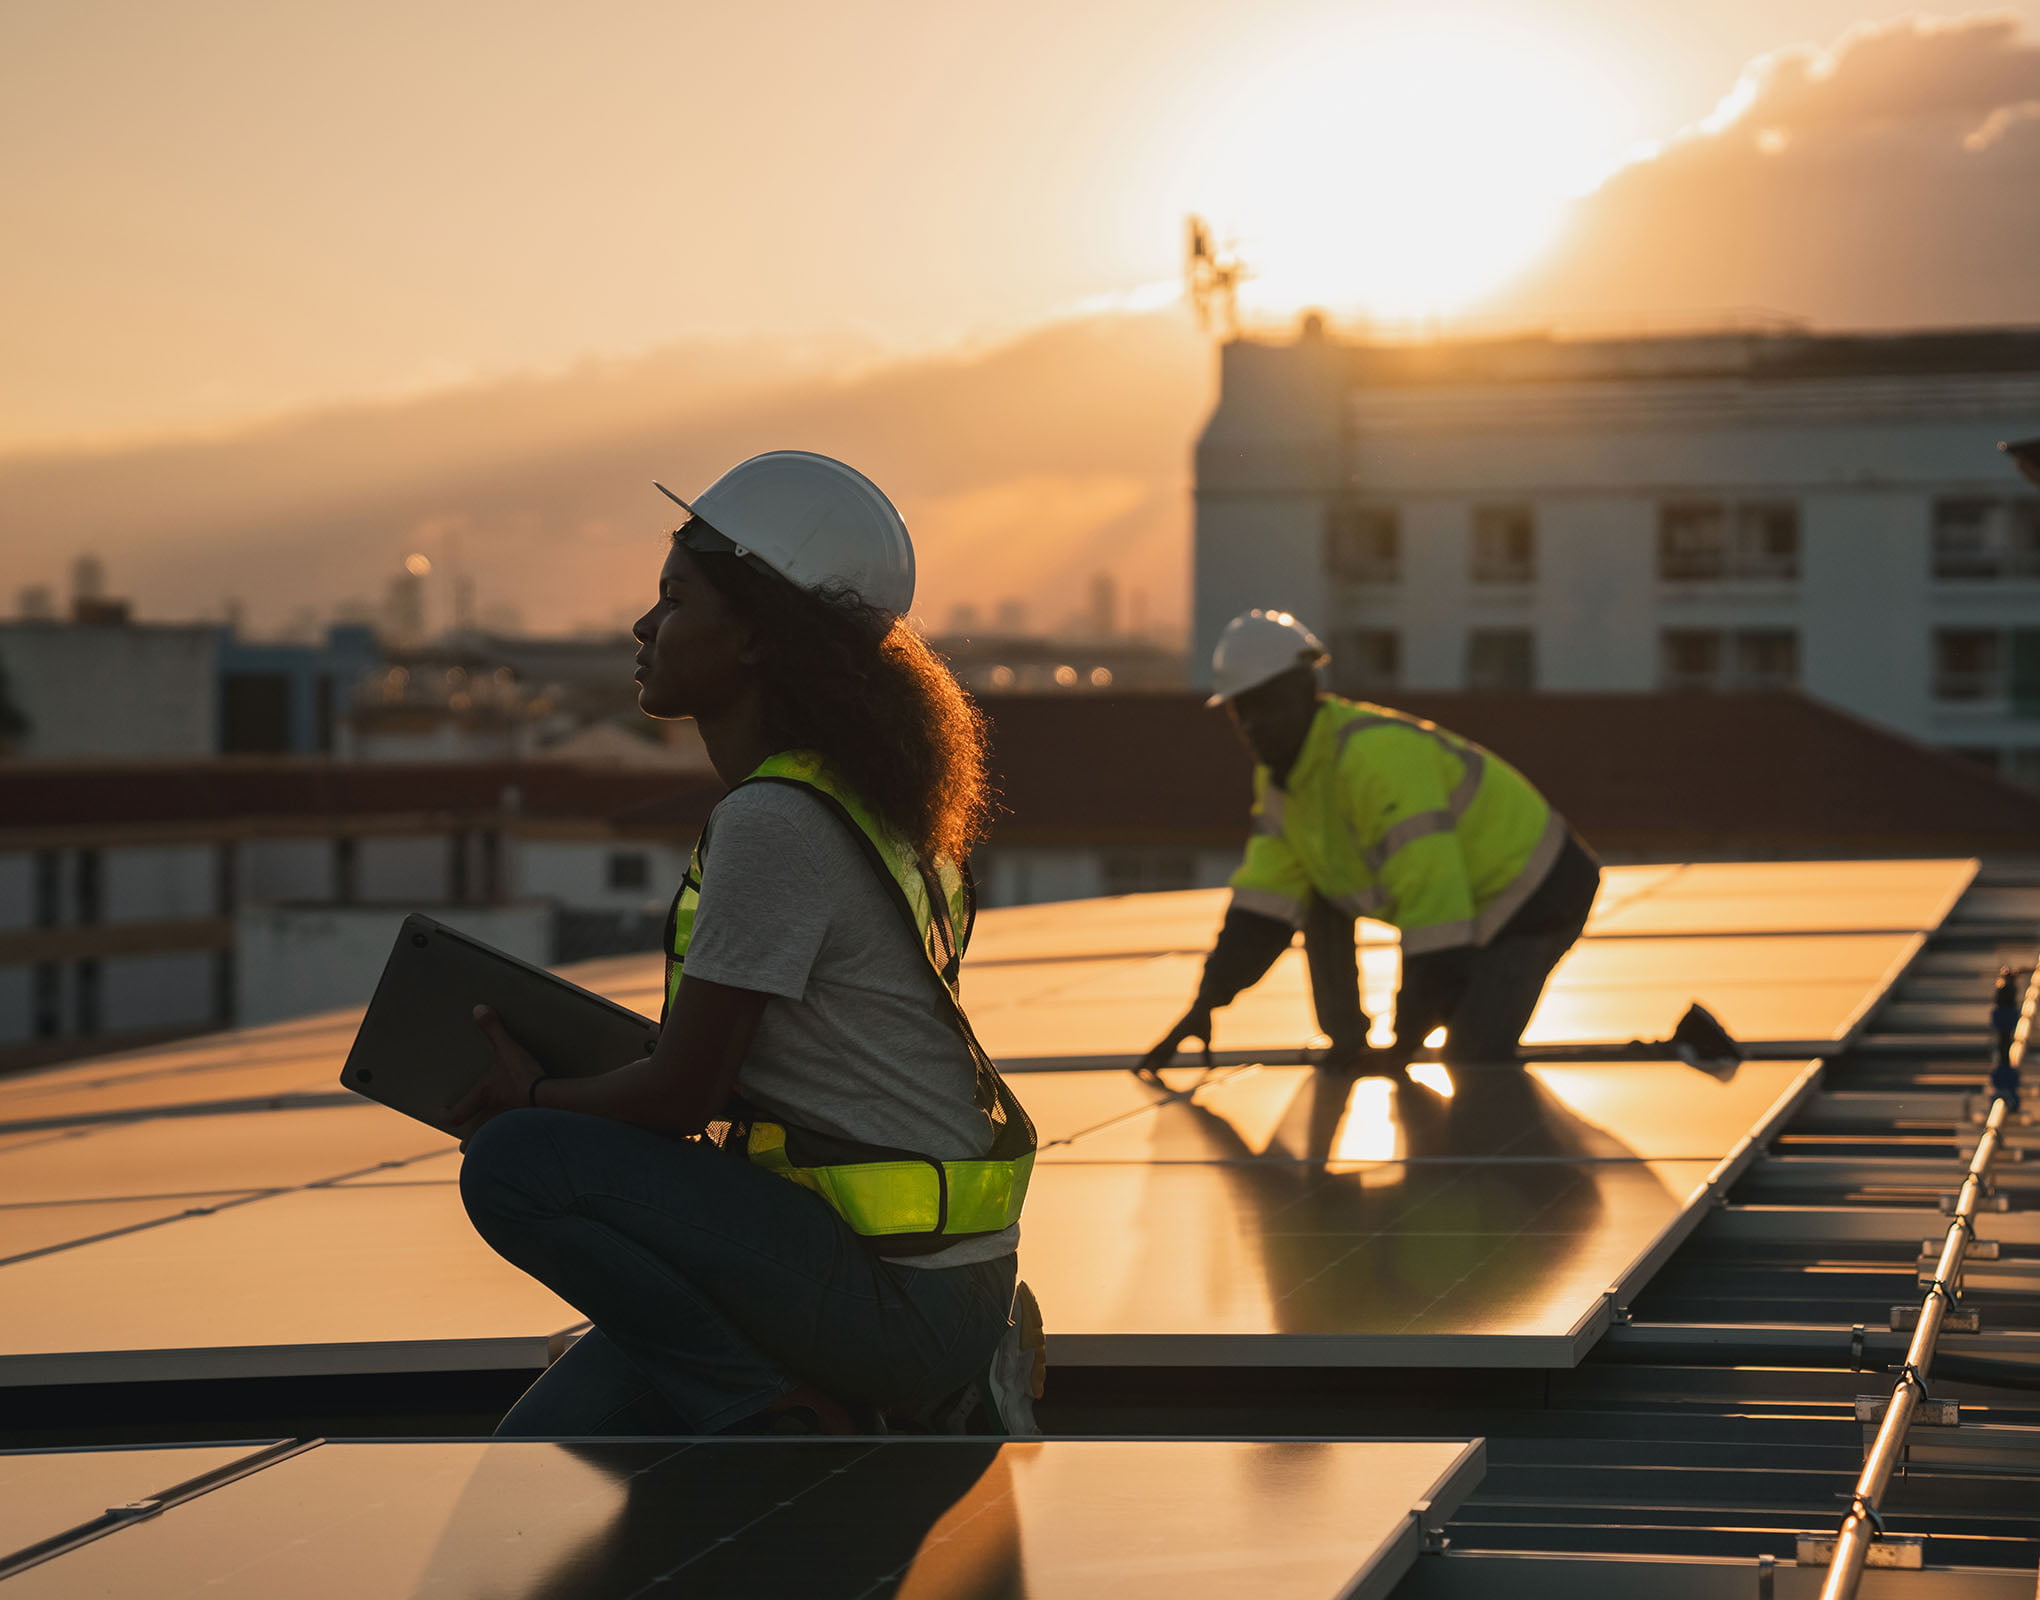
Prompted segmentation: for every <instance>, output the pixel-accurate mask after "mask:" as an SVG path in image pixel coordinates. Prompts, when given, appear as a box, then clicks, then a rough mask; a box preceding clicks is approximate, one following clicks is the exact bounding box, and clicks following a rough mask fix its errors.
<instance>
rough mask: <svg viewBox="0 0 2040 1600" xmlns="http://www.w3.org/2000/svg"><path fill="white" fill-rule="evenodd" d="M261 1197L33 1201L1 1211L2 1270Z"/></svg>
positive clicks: (241, 1195)
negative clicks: (21, 1262)
mask: <svg viewBox="0 0 2040 1600" xmlns="http://www.w3.org/2000/svg"><path fill="white" fill-rule="evenodd" d="M263 1192H267V1191H262V1192H256V1193H235V1192H232V1191H228V1192H226V1193H222V1194H210V1195H165V1196H162V1197H159V1198H143V1199H133V1200H82V1201H78V1200H70V1201H66V1200H56V1201H31V1202H29V1203H27V1204H25V1205H10V1206H0V1267H6V1266H11V1265H13V1264H14V1263H15V1262H17V1261H28V1260H31V1259H33V1258H34V1257H36V1256H42V1255H50V1254H53V1253H55V1252H56V1251H59V1250H68V1249H70V1248H72V1247H73V1246H76V1245H81V1244H96V1243H98V1242H99V1241H100V1240H102V1239H112V1238H116V1237H118V1236H119V1235H121V1234H125V1233H136V1232H139V1231H140V1230H142V1229H144V1228H153V1227H160V1226H161V1225H162V1224H164V1223H166V1222H175V1221H177V1220H178V1219H180V1218H183V1217H199V1216H210V1215H211V1214H212V1213H213V1212H215V1211H217V1210H219V1209H220V1208H221V1207H222V1206H229V1205H242V1204H245V1203H246V1202H248V1201H250V1200H259V1199H261V1198H262V1193H263Z"/></svg>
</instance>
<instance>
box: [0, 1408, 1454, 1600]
mask: <svg viewBox="0 0 2040 1600" xmlns="http://www.w3.org/2000/svg"><path fill="white" fill-rule="evenodd" d="M4 1459H5V1458H0V1461H4ZM18 1459H32V1458H18ZM110 1465H115V1466H117V1465H118V1463H117V1462H115V1463H110ZM133 1467H134V1470H133V1472H132V1473H131V1474H130V1476H134V1477H140V1476H141V1475H142V1473H143V1471H144V1470H145V1469H144V1465H143V1463H140V1462H136V1463H134V1464H133ZM1483 1470H1484V1454H1483V1451H1482V1448H1481V1446H1480V1444H1479V1442H1478V1441H1477V1440H1464V1439H1397V1440H1360V1439H1340V1438H1333V1439H1322V1438H1311V1439H1272V1438H1271V1439H1252V1438H1248V1439H1236V1440H1226V1441H1184V1440H1177V1439H1166V1440H1164V1439H1134V1438H1130V1439H1109V1438H1105V1439H1083V1440H1050V1441H1041V1442H1029V1443H1017V1442H1002V1441H998V1440H982V1441H972V1440H883V1439H882V1440H862V1441H859V1440H844V1441H833V1440H763V1439H757V1440H731V1441H720V1440H718V1441H688V1442H685V1443H680V1442H675V1441H650V1440H648V1441H643V1442H615V1441H606V1442H592V1441H591V1442H587V1443H574V1442H562V1443H557V1444H553V1443H487V1442H479V1441H477V1442H463V1441H419V1442H409V1443H387V1442H385V1443H369V1442H361V1443H324V1444H318V1445H316V1446H315V1447H312V1448H308V1449H302V1450H299V1451H297V1452H296V1453H295V1454H292V1455H290V1456H289V1457H288V1458H287V1459H284V1460H280V1461H277V1462H275V1463H274V1464H271V1465H266V1466H264V1467H262V1468H261V1469H260V1470H258V1471H254V1472H250V1473H247V1474H245V1475H243V1476H241V1477H239V1478H237V1479H235V1480H234V1481H233V1482H230V1483H226V1484H224V1485H222V1486H220V1487H218V1488H216V1489H213V1490H211V1491H210V1492H209V1493H205V1494H202V1495H199V1496H197V1497H194V1498H191V1499H188V1500H185V1501H184V1502H182V1503H181V1504H176V1505H172V1506H171V1507H169V1508H168V1509H167V1510H164V1511H163V1512H162V1513H161V1514H160V1515H156V1516H152V1517H149V1518H147V1519H146V1520H141V1521H137V1522H135V1523H133V1524H132V1525H130V1526H124V1527H121V1528H118V1529H117V1530H116V1531H114V1532H112V1533H109V1534H108V1535H106V1536H105V1537H103V1538H100V1539H97V1540H94V1541H93V1542H91V1543H89V1544H86V1545H83V1546H81V1547H79V1548H77V1549H74V1550H71V1551H69V1552H68V1553H65V1554H61V1555H58V1556H56V1557H54V1558H53V1559H51V1560H48V1561H45V1562H44V1563H43V1564H41V1565H40V1566H37V1567H34V1568H31V1569H30V1570H29V1571H28V1572H26V1573H24V1574H23V1575H22V1576H21V1577H19V1578H17V1579H16V1580H15V1584H16V1589H15V1591H14V1592H17V1593H19V1594H22V1595H24V1596H34V1595H38V1594H50V1595H64V1596H66V1597H67V1600H68V1597H70V1596H72V1595H76V1594H80V1593H96V1592H109V1593H116V1592H117V1593H134V1592H140V1590H141V1589H142V1588H146V1590H147V1592H148V1593H150V1594H151V1595H161V1596H165V1597H179V1596H186V1595H196V1594H201V1593H202V1594H205V1595H208V1596H216V1597H218V1600H236V1597H254V1596H258V1595H259V1596H263V1597H265V1600H266V1597H268V1596H272V1595H277V1594H290V1595H293V1596H299V1595H302V1596H306V1597H308V1600H316V1597H318V1596H322V1595H329V1594H330V1595H347V1596H349V1597H350V1600H354V1597H359V1600H383V1597H390V1600H395V1597H399V1596H409V1595H414V1594H431V1595H435V1596H445V1597H446V1600H466V1597H474V1600H482V1597H485V1596H487V1597H500V1596H504V1595H509V1594H519V1595H525V1596H530V1597H537V1596H557V1597H561V1600H564V1597H565V1596H567V1595H573V1596H575V1597H578V1600H630V1597H636V1596H641V1595H645V1594H649V1593H662V1592H667V1590H668V1589H669V1588H670V1589H671V1590H673V1591H674V1592H682V1593H686V1594H689V1595H696V1596H735V1595H743V1596H747V1597H748V1596H755V1595H761V1594H800V1595H803V1596H816V1597H820V1600H830V1597H836V1596H841V1597H844V1600H848V1597H852V1596H860V1597H861V1596H868V1595H878V1594H894V1593H897V1594H900V1595H905V1596H912V1597H921V1600H928V1597H933V1596H941V1595H949V1596H961V1595H964V1594H973V1595H985V1594H994V1593H996V1594H1005V1595H1012V1596H1015V1597H1019V1596H1035V1597H1042V1600H1047V1597H1059V1596H1077V1595H1085V1596H1088V1595H1094V1594H1101V1593H1110V1594H1113V1595H1114V1596H1124V1597H1127V1600H1200V1597H1204V1596H1212V1597H1216V1596H1220V1595H1225V1596H1232V1595H1237V1594H1241V1593H1248V1592H1251V1593H1253V1594H1255V1595H1257V1596H1266V1597H1268V1600H1333V1597H1338V1596H1363V1597H1367V1600H1379V1597H1381V1596H1384V1595H1386V1594H1388V1593H1389V1591H1390V1590H1391V1589H1392V1588H1393V1587H1394V1585H1395V1584H1396V1583H1397V1581H1398V1580H1400V1579H1401V1578H1402V1577H1403V1575H1404V1574H1405V1573H1407V1571H1408V1570H1409V1568H1410V1566H1411V1565H1412V1564H1413V1563H1414V1561H1415V1560H1416V1558H1417V1555H1418V1549H1419V1545H1420V1541H1421V1537H1422V1535H1421V1526H1420V1524H1421V1525H1422V1526H1428V1525H1432V1524H1433V1523H1435V1521H1436V1520H1437V1519H1440V1518H1442V1517H1444V1516H1448V1515H1450V1514H1451V1512H1452V1511H1453V1510H1454V1509H1456V1508H1457V1507H1458V1505H1459V1504H1460V1503H1461V1502H1462V1501H1463V1500H1464V1499H1465V1497H1466V1495H1467V1494H1468V1493H1469V1492H1470V1491H1471V1490H1472V1488H1473V1486H1474V1485H1475V1484H1476V1483H1477V1482H1478V1481H1479V1479H1480V1476H1481V1474H1482V1472H1483ZM1425 1519H1429V1521H1428V1522H1427V1521H1425Z"/></svg>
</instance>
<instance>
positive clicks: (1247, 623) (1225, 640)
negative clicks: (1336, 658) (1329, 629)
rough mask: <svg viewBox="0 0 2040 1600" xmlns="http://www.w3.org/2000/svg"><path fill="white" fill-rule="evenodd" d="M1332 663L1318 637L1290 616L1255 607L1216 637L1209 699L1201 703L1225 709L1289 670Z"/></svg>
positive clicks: (1284, 612)
mask: <svg viewBox="0 0 2040 1600" xmlns="http://www.w3.org/2000/svg"><path fill="white" fill-rule="evenodd" d="M1330 659H1331V657H1330V656H1329V655H1327V654H1326V652H1325V647H1324V646H1323V645H1321V644H1319V643H1318V639H1317V635H1316V634H1314V633H1312V632H1311V631H1310V629H1308V628H1306V627H1305V626H1304V625H1303V624H1302V623H1300V622H1298V621H1297V620H1296V618H1294V617H1292V616H1291V615H1290V614H1289V613H1288V612H1286V611H1263V610H1261V609H1260V608H1259V607H1258V606H1257V607H1255V608H1254V609H1253V610H1252V611H1243V612H1241V613H1240V614H1239V615H1238V616H1236V617H1234V618H1233V619H1232V621H1230V622H1228V623H1227V624H1226V625H1225V632H1223V633H1221V634H1220V635H1219V636H1218V648H1217V649H1216V650H1214V651H1212V652H1211V698H1210V699H1209V700H1207V701H1205V702H1204V703H1205V704H1206V705H1207V706H1218V705H1224V704H1225V702H1226V701H1228V700H1230V699H1231V698H1232V697H1233V696H1234V695H1236V694H1245V693H1246V692H1247V691H1248V690H1249V689H1257V688H1259V687H1260V686H1261V685H1262V684H1264V683H1266V682H1268V681H1269V680H1270V679H1271V678H1279V677H1281V676H1282V674H1283V673H1285V672H1288V671H1290V670H1291V669H1292V668H1295V667H1314V666H1316V665H1317V664H1318V663H1319V662H1321V661H1329V660H1330Z"/></svg>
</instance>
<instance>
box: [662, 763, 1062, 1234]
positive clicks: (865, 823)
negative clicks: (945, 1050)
mask: <svg viewBox="0 0 2040 1600" xmlns="http://www.w3.org/2000/svg"><path fill="white" fill-rule="evenodd" d="M744 782H745V783H785V784H792V785H795V786H797V787H800V788H803V789H806V790H807V791H808V792H809V793H811V794H814V795H816V796H817V797H819V798H820V799H821V800H822V801H823V802H824V803H825V804H826V805H827V806H828V807H829V808H830V809H831V810H833V811H835V812H836V813H837V815H838V816H839V817H840V818H841V820H842V821H843V823H844V825H845V826H846V827H847V828H848V829H849V830H850V833H851V834H852V836H853V837H855V838H856V840H857V841H858V843H859V844H860V845H861V846H862V847H863V849H864V853H865V855H866V856H867V857H869V858H870V860H871V862H872V865H873V867H874V869H875V870H876V871H877V872H878V873H879V875H880V876H881V878H882V879H883V880H884V882H885V883H886V885H887V887H888V888H889V889H890V890H891V891H892V893H891V898H892V900H893V901H894V903H895V904H896V905H897V906H898V907H899V909H900V911H901V914H902V915H903V917H904V918H905V919H906V920H907V922H908V924H909V925H910V926H911V927H912V928H913V930H914V933H915V936H916V938H917V939H918V940H919V942H920V944H921V948H922V950H923V951H924V952H925V953H926V955H927V957H928V963H929V967H930V969H931V971H932V973H933V974H934V976H935V978H936V980H937V982H936V984H935V989H934V992H935V994H936V996H937V1004H938V1005H941V1006H943V1007H944V1008H946V1009H947V1011H948V1012H949V1013H950V1015H951V1017H952V1018H953V1020H954V1021H955V1023H956V1026H957V1031H958V1034H959V1036H960V1037H961V1039H962V1040H963V1042H964V1044H965V1046H966V1047H967V1048H968V1049H969V1051H970V1054H971V1058H972V1060H973V1061H975V1062H976V1064H977V1103H978V1106H979V1109H980V1110H982V1111H983V1112H984V1114H985V1117H986V1120H987V1121H988V1122H989V1123H990V1125H991V1128H992V1134H993V1138H992V1148H991V1150H990V1152H989V1154H987V1155H986V1156H984V1157H982V1158H980V1159H976V1160H969V1161H938V1160H936V1159H935V1158H934V1157H932V1156H924V1155H918V1154H915V1153H914V1152H912V1151H907V1150H895V1149H889V1148H885V1147H881V1146H875V1145H865V1144H860V1143H858V1142H856V1141H854V1140H849V1139H840V1138H837V1137H835V1136H833V1135H829V1134H822V1133H817V1132H815V1131H813V1130H811V1129H804V1128H799V1127H796V1126H794V1125H792V1124H790V1123H787V1122H785V1121H783V1120H764V1119H757V1120H753V1121H751V1123H750V1129H749V1132H748V1134H747V1135H745V1143H744V1153H745V1154H746V1155H747V1156H749V1158H750V1159H751V1160H752V1161H753V1162H754V1163H756V1164H757V1165H758V1166H761V1167H763V1168H764V1169H765V1170H766V1171H768V1172H771V1173H775V1174H776V1175H778V1176H780V1177H783V1178H787V1179H789V1180H791V1181H792V1182H794V1183H798V1184H800V1185H801V1186H802V1187H803V1188H807V1189H812V1190H814V1192H815V1193H816V1194H818V1195H820V1196H821V1197H822V1198H823V1199H824V1200H826V1201H827V1202H828V1203H829V1205H830V1206H831V1207H832V1208H833V1209H834V1210H835V1212H836V1214H837V1215H838V1216H840V1217H841V1218H842V1219H843V1220H844V1221H845V1222H847V1223H848V1224H849V1225H850V1227H851V1228H852V1230H853V1231H855V1232H856V1233H858V1234H861V1235H863V1236H865V1237H866V1238H868V1239H871V1240H873V1241H874V1242H875V1243H878V1242H882V1247H883V1250H884V1253H885V1254H887V1255H912V1254H919V1253H924V1252H926V1251H930V1250H939V1249H942V1248H944V1247H945V1246H947V1245H951V1244H954V1243H955V1242H957V1240H959V1239H964V1238H969V1237H972V1236H974V1235H980V1234H988V1233H998V1232H1000V1231H1001V1230H1003V1229H1005V1228H1008V1227H1011V1226H1012V1225H1013V1224H1014V1223H1015V1222H1017V1221H1019V1220H1020V1208H1021V1205H1022V1203H1023V1202H1024V1201H1025V1199H1026V1197H1027V1184H1028V1180H1029V1178H1030V1177H1031V1176H1032V1174H1033V1170H1034V1150H1035V1134H1034V1124H1033V1122H1032V1121H1030V1120H1029V1118H1028V1116H1027V1112H1026V1110H1025V1108H1024V1107H1022V1106H1021V1104H1020V1102H1019V1100H1018V1099H1017V1098H1016V1097H1015V1096H1014V1094H1013V1091H1012V1090H1011V1089H1010V1088H1008V1087H1007V1085H1006V1080H1005V1079H1004V1078H1003V1077H1001V1076H1000V1074H999V1070H998V1068H997V1067H995V1066H993V1065H992V1061H991V1058H990V1057H989V1056H987V1055H986V1054H985V1051H984V1047H983V1046H982V1045H980V1044H979V1043H978V1041H977V1035H976V1034H975V1033H974V1032H973V1031H972V1029H971V1026H970V1019H969V1018H968V1017H967V1016H965V1015H964V1011H963V1007H962V1004H961V1003H960V1002H959V1001H958V999H957V993H956V988H957V980H958V976H959V973H960V970H961V966H962V961H963V952H964V947H965V946H966V945H967V944H968V943H969V940H970V928H971V921H972V918H973V914H974V910H975V907H974V905H973V900H972V893H971V886H970V878H969V874H968V873H967V872H965V871H964V869H963V868H962V866H961V865H960V864H958V863H956V862H952V861H947V860H941V861H937V862H936V863H935V864H934V865H933V866H932V867H930V866H927V865H925V864H924V863H923V862H922V861H921V860H920V858H919V857H918V856H917V855H916V854H915V853H914V851H913V850H912V849H911V848H910V847H909V846H908V845H907V844H906V843H905V842H904V841H903V840H901V839H899V838H898V837H896V836H895V835H894V834H893V833H892V832H891V831H890V830H889V829H887V828H886V827H885V826H884V824H883V823H881V822H880V821H879V819H878V818H877V817H876V816H875V815H874V814H873V813H872V812H871V810H870V809H869V808H868V807H866V806H865V805H864V803H863V802H862V801H860V800H859V799H858V798H857V797H856V796H855V795H854V794H852V793H851V792H850V791H849V790H848V789H846V788H844V787H843V786H842V785H841V784H840V783H838V782H837V781H836V779H835V777H834V776H833V774H831V773H830V771H829V770H828V768H827V766H826V765H825V764H824V763H823V761H822V759H821V757H820V756H818V755H816V754H815V753H814V752H813V751H809V750H789V751H783V752H781V753H780V754H779V755H776V756H772V757H770V758H768V759H767V760H766V761H764V762H763V763H762V764H761V765H760V766H759V767H758V770H757V771H755V772H753V773H752V774H751V775H750V777H748V778H746V779H745V780H744ZM738 787H740V788H741V787H742V785H739V786H738ZM707 846H708V832H707V830H706V829H704V830H703V832H702V836H701V838H700V839H699V840H698V841H696V843H695V846H694V854H693V858H692V859H691V860H690V861H689V863H688V867H687V876H686V878H685V879H683V880H682V882H681V885H680V892H679V893H678V894H677V895H675V896H674V898H673V908H672V910H671V912H670V913H669V914H668V918H667V928H666V934H667V937H666V949H667V951H668V955H667V958H666V1005H667V1008H668V1009H670V1008H671V1006H672V1004H673V999H674V996H675V995H677V994H678V993H679V990H680V977H681V971H682V968H683V966H684V965H685V962H686V959H687V946H688V944H689V942H690V941H691V940H692V938H693V936H694V915H695V911H696V910H697V908H698V906H699V904H700V900H701V872H702V864H703V861H704V858H705V852H706V849H707Z"/></svg>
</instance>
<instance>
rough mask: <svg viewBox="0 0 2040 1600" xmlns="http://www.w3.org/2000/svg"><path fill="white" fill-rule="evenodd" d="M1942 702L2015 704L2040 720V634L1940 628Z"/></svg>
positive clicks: (1938, 687) (1937, 654)
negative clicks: (1992, 701) (1980, 701)
mask: <svg viewBox="0 0 2040 1600" xmlns="http://www.w3.org/2000/svg"><path fill="white" fill-rule="evenodd" d="M1933 687H1934V698H1935V699H1936V700H1955V701H1963V700H1972V701H1974V700H2009V701H2010V702H2011V712H2012V715H2013V716H2015V717H2040V628H1936V629H1935V630H1934V686H1933Z"/></svg>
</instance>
